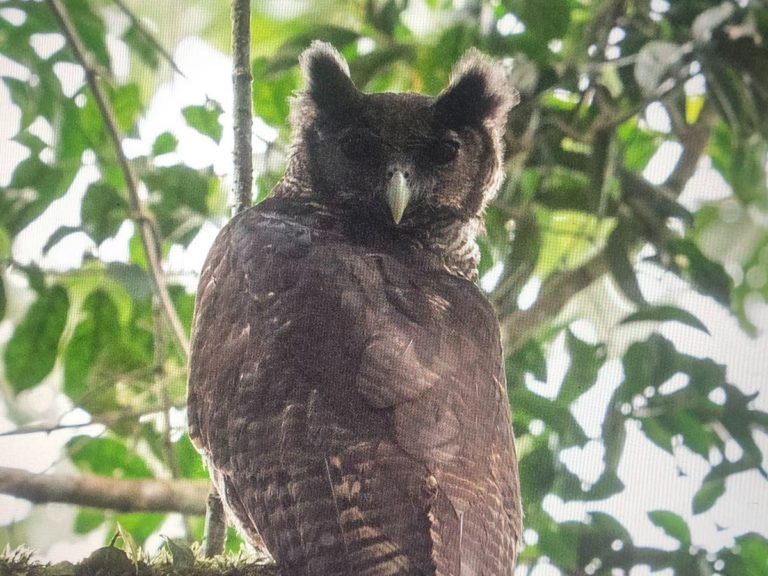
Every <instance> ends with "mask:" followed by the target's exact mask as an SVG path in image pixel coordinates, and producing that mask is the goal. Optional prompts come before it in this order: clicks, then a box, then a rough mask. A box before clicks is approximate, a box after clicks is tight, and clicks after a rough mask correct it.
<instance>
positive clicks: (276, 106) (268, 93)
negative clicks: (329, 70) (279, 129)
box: [251, 58, 299, 126]
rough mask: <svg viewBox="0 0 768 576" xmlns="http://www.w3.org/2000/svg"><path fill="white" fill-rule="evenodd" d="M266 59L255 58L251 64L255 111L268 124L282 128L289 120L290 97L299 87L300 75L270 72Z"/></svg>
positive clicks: (294, 72)
mask: <svg viewBox="0 0 768 576" xmlns="http://www.w3.org/2000/svg"><path fill="white" fill-rule="evenodd" d="M268 66H269V63H268V60H267V59H266V58H254V59H253V61H252V62H251V74H253V111H254V114H256V115H257V116H259V117H260V118H262V119H263V120H264V121H265V122H266V123H267V124H270V125H272V126H282V125H284V124H285V122H286V120H287V119H288V114H289V110H290V106H289V97H290V95H291V94H292V93H293V91H294V90H296V88H298V86H299V79H298V73H296V71H295V70H294V69H293V68H291V69H290V70H293V73H291V72H282V73H279V74H275V73H269V72H268Z"/></svg>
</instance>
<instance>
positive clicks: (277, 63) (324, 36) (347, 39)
mask: <svg viewBox="0 0 768 576" xmlns="http://www.w3.org/2000/svg"><path fill="white" fill-rule="evenodd" d="M359 37H360V35H359V34H358V33H357V32H355V31H354V30H350V29H349V28H343V27H340V26H335V25H333V24H322V23H318V24H315V25H314V26H310V27H309V28H308V29H307V30H303V31H301V32H299V33H298V34H295V35H294V36H292V37H291V38H290V39H288V40H286V41H285V42H283V44H281V45H280V47H279V48H278V49H277V51H276V52H275V53H274V55H273V56H272V57H271V58H270V60H269V64H268V66H267V69H266V71H267V72H268V73H269V74H274V73H276V72H281V71H284V70H287V69H289V68H295V67H296V65H297V64H298V61H299V55H300V54H301V53H302V52H303V51H304V50H305V49H306V48H308V47H309V45H310V44H311V43H312V41H314V40H322V41H323V42H330V43H331V44H333V46H335V47H336V49H337V50H343V49H344V47H345V46H347V45H348V44H350V43H351V42H354V41H355V40H357V39H358V38H359Z"/></svg>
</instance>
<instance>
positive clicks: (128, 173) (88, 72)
mask: <svg viewBox="0 0 768 576" xmlns="http://www.w3.org/2000/svg"><path fill="white" fill-rule="evenodd" d="M47 2H48V5H49V6H50V8H51V10H52V11H53V13H54V15H55V16H56V19H57V20H58V22H59V25H60V26H61V30H62V32H63V34H64V36H65V38H66V39H67V43H68V44H69V46H70V48H71V49H72V52H74V55H75V58H76V59H77V61H78V62H79V63H80V65H81V66H82V67H83V70H84V71H85V80H86V82H87V83H88V87H89V88H90V90H91V93H92V94H93V98H94V100H95V101H96V105H97V106H98V108H99V113H100V114H101V117H102V119H103V120H104V126H105V128H106V131H107V134H108V135H109V138H110V140H111V141H112V145H113V147H114V150H115V155H116V156H117V162H118V164H119V165H120V170H121V171H122V173H123V178H124V179H125V184H126V188H127V190H128V201H129V205H130V207H131V218H132V219H133V221H134V222H136V224H137V225H138V227H139V234H140V236H141V243H142V246H143V248H144V253H145V254H146V257H147V263H148V265H149V275H150V278H151V280H152V286H153V289H154V291H155V294H157V297H158V298H159V300H160V305H161V306H162V309H163V314H164V315H165V317H166V318H167V319H168V323H169V325H170V327H171V331H172V332H173V335H174V338H175V339H176V343H177V344H178V346H179V348H180V349H181V351H182V353H183V354H184V356H187V357H188V356H189V340H188V339H187V336H186V332H185V330H184V326H183V325H182V323H181V320H180V319H179V316H178V314H177V313H176V309H175V308H174V306H173V302H172V301H171V296H170V294H169V293H168V289H167V287H166V285H165V277H164V274H163V269H162V265H161V263H160V248H159V243H158V240H157V236H156V234H155V231H154V229H153V226H152V219H151V215H150V214H149V213H148V212H147V211H146V210H145V209H144V205H143V203H142V202H141V199H140V198H139V190H138V189H139V186H138V179H137V177H136V174H135V173H134V171H133V168H132V166H131V164H130V162H129V161H128V158H127V156H126V155H125V151H124V150H123V146H122V137H121V136H120V132H119V130H118V127H117V122H116V121H115V116H114V113H113V112H112V108H111V107H110V105H109V103H108V102H107V99H106V96H105V95H104V92H103V91H102V89H101V87H100V86H99V83H98V75H97V73H96V68H95V66H94V65H93V63H92V58H91V56H90V54H89V52H88V51H87V49H86V48H85V46H84V45H83V42H82V40H81V39H80V36H79V35H78V33H77V30H76V29H75V27H74V25H73V24H72V21H71V20H70V19H69V16H68V15H67V12H66V9H65V8H64V5H63V4H62V3H61V0H47Z"/></svg>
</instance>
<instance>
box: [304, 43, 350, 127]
mask: <svg viewBox="0 0 768 576" xmlns="http://www.w3.org/2000/svg"><path fill="white" fill-rule="evenodd" d="M299 63H300V64H301V70H302V72H303V73H304V81H305V83H306V90H305V94H307V95H308V96H309V97H310V98H311V99H312V100H313V101H314V103H315V104H316V105H317V107H318V108H319V109H320V110H323V111H325V112H329V113H333V112H334V111H342V110H344V109H345V108H346V109H347V110H348V106H350V105H351V104H353V103H354V102H355V101H356V100H357V98H358V96H359V94H360V92H359V91H358V90H357V88H355V85H354V84H353V83H352V80H351V79H350V77H349V66H348V65H347V61H346V60H344V57H343V56H342V55H341V54H339V52H338V51H337V50H336V49H335V48H334V47H333V46H331V45H330V44H328V43H327V42H321V41H319V40H315V41H314V42H312V45H311V46H310V47H309V48H307V49H306V50H305V51H304V52H303V53H302V54H301V56H300V57H299Z"/></svg>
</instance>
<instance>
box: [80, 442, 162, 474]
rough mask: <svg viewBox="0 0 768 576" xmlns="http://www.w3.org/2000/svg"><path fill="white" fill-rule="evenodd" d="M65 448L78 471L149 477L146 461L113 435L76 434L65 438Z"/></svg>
mask: <svg viewBox="0 0 768 576" xmlns="http://www.w3.org/2000/svg"><path fill="white" fill-rule="evenodd" d="M67 452H68V453H69V455H70V456H69V458H70V460H71V461H72V462H73V463H74V464H75V466H77V468H78V469H79V470H80V471H82V472H88V473H91V474H97V475H99V476H107V477H112V478H152V472H151V471H150V469H149V467H148V466H147V464H146V462H144V460H143V459H142V458H141V457H140V456H139V455H138V454H136V453H135V452H133V451H131V450H129V449H128V447H127V446H126V445H125V444H123V443H122V442H121V441H120V440H117V439H115V438H92V437H90V436H76V437H74V438H72V439H71V440H70V441H69V442H67Z"/></svg>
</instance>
